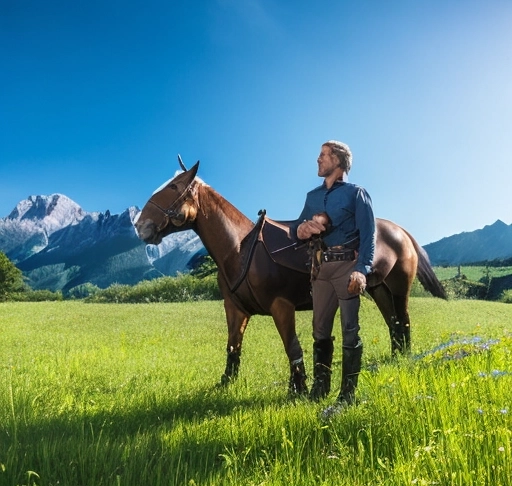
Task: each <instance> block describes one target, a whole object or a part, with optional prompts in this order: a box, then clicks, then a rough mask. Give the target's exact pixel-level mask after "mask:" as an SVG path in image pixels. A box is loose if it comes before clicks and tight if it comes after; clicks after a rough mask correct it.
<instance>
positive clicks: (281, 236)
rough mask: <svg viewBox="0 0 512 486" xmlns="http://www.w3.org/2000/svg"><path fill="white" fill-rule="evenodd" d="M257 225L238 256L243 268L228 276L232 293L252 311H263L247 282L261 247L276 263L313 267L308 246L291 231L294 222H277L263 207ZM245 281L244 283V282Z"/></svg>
mask: <svg viewBox="0 0 512 486" xmlns="http://www.w3.org/2000/svg"><path fill="white" fill-rule="evenodd" d="M258 214H259V216H260V217H259V219H258V221H257V222H256V224H255V225H254V228H253V229H252V230H251V231H250V232H249V233H248V234H247V235H246V236H245V238H244V239H243V240H242V241H241V243H240V248H239V255H240V257H241V262H242V265H241V268H240V269H239V271H238V272H237V274H236V275H235V274H231V275H227V281H228V285H229V289H230V291H231V294H232V295H233V297H234V298H235V301H237V302H238V303H239V304H240V305H241V308H242V309H246V308H247V306H248V305H250V307H251V308H252V309H253V312H261V306H260V304H259V302H258V299H257V298H256V297H255V296H254V294H253V292H252V289H251V287H250V284H248V283H247V281H246V276H247V272H248V270H249V267H250V265H251V262H252V258H253V255H254V252H255V250H256V248H257V247H258V246H260V248H261V247H263V248H264V249H265V251H266V252H267V254H268V256H269V258H270V259H271V260H272V261H273V262H274V263H275V264H277V265H280V266H283V267H286V268H289V269H292V270H295V271H298V272H300V273H304V274H309V273H310V271H311V270H310V269H311V264H310V255H309V253H308V245H306V244H304V243H302V242H301V241H300V240H297V239H296V238H295V237H294V236H293V235H292V231H291V225H292V224H293V221H281V222H279V221H274V220H272V219H270V218H267V217H266V211H265V210H261V211H260V212H259V213H258ZM243 282H246V284H245V285H242V283H243Z"/></svg>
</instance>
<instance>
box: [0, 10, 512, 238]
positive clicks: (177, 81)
mask: <svg viewBox="0 0 512 486" xmlns="http://www.w3.org/2000/svg"><path fill="white" fill-rule="evenodd" d="M0 65H1V66H2V75H1V77H0V87H1V89H0V217H5V216H7V215H8V214H9V213H10V211H11V210H12V209H13V208H14V206H15V205H16V204H17V203H18V201H20V200H21V199H24V198H26V197H27V196H29V195H33V194H44V195H49V194H53V193H61V194H65V195H67V196H68V197H70V198H71V199H73V200H74V201H76V202H77V203H78V204H80V205H81V206H82V207H83V209H85V210H86V211H105V210H107V209H109V210H110V211H111V212H112V213H120V212H122V211H123V210H124V209H126V208H127V207H129V206H131V205H137V206H139V207H142V206H143V205H144V203H145V202H146V200H147V198H148V197H149V196H150V195H151V193H152V192H153V190H154V189H155V188H156V187H157V186H159V185H160V184H161V183H162V182H163V181H165V180H166V179H168V178H170V177H171V176H172V175H173V174H174V172H175V170H176V169H177V168H178V165H177V161H176V155H177V154H178V153H181V155H182V157H183V159H184V161H185V163H186V164H188V165H192V164H193V163H194V162H195V161H196V160H198V159H200V160H201V165H200V169H199V175H200V177H201V178H202V179H203V180H205V181H206V182H207V183H208V184H210V185H211V186H212V187H214V188H215V189H216V190H217V191H218V192H220V193H221V194H222V195H223V196H224V197H226V198H227V199H228V200H229V201H231V202H232V203H233V204H234V205H235V206H237V207H238V208H239V209H240V210H241V211H242V212H244V213H245V214H246V215H247V216H248V217H250V218H251V219H256V217H257V213H258V210H259V209H261V208H265V209H266V210H267V214H268V215H269V216H270V217H271V218H274V219H294V218H296V217H297V216H298V215H299V213H300V211H301V209H302V205H303V202H304V198H305V194H306V192H307V191H308V190H310V189H311V188H313V187H315V186H316V185H318V184H319V183H320V182H321V180H320V179H319V178H318V177H317V175H316V170H317V167H316V157H317V155H318V153H319V150H320V146H321V144H322V142H324V141H326V140H329V139H338V140H342V141H344V142H346V143H348V144H349V145H350V147H351V148H352V151H353V156H354V162H353V169H352V171H351V173H350V177H349V179H350V181H351V182H354V183H356V184H359V185H362V186H363V187H365V188H366V189H367V190H368V191H369V193H370V195H371V197H372V199H373V203H374V211H375V214H376V216H378V217H382V218H386V219H391V220H393V221H395V222H396V223H398V224H400V225H402V226H404V227H405V228H406V229H407V230H408V231H410V232H411V233H412V234H413V235H414V236H415V237H416V239H417V240H418V241H419V242H420V243H421V244H427V243H430V242H433V241H437V240H439V239H441V238H442V237H445V236H450V235H452V234H456V233H460V232H462V231H473V230H475V229H478V228H481V227H483V226H484V225H487V224H492V223H493V222H494V221H495V220H497V219H501V220H503V221H504V222H505V223H507V224H511V223H512V214H511V213H512V202H511V201H512V198H511V192H512V184H511V181H512V168H511V166H512V164H511V162H512V81H511V80H512V2H510V0H490V1H483V0H482V1H474V0H416V1H410V0H406V1H400V0H398V1H392V2H382V1H370V0H360V1H352V2H345V1H338V2H336V1H327V0H315V1H314V2H312V1H311V0H293V1H291V0H289V1H283V0H195V1H194V2H175V1H151V0H146V1H144V2H135V1H129V0H125V1H118V0H115V1H87V2H85V1H74V2H70V1H61V2H55V1H51V0H48V1H44V2H41V1H25V0H1V1H0Z"/></svg>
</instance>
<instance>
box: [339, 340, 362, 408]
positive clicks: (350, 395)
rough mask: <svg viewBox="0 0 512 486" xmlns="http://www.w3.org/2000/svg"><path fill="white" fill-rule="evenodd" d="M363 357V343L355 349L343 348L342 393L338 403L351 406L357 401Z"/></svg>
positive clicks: (360, 342)
mask: <svg viewBox="0 0 512 486" xmlns="http://www.w3.org/2000/svg"><path fill="white" fill-rule="evenodd" d="M362 355H363V343H362V341H359V342H358V344H357V345H356V347H355V348H346V347H343V357H342V368H341V391H340V394H339V395H338V398H337V400H336V401H337V402H338V403H342V404H344V405H351V404H352V403H354V400H355V391H356V387H357V381H358V379H359V373H360V372H361V358H362Z"/></svg>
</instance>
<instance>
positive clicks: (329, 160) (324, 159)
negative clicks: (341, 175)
mask: <svg viewBox="0 0 512 486" xmlns="http://www.w3.org/2000/svg"><path fill="white" fill-rule="evenodd" d="M317 163H318V176H319V177H328V176H330V175H331V174H332V173H333V172H334V171H336V170H340V171H341V169H340V161H339V160H338V157H336V156H335V155H334V154H333V153H332V150H331V147H328V146H327V145H322V150H321V151H320V155H319V156H318V159H317ZM341 172H343V171H341Z"/></svg>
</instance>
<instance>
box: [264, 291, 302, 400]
mask: <svg viewBox="0 0 512 486" xmlns="http://www.w3.org/2000/svg"><path fill="white" fill-rule="evenodd" d="M270 312H271V314H272V317H273V318H274V322H275V325H276V328H277V331H278V332H279V335H280V336H281V340H282V341H283V344H284V349H285V351H286V355H287V356H288V359H289V361H290V380H289V383H288V392H289V394H290V395H291V396H296V395H306V394H307V393H308V389H307V385H306V368H305V366H304V357H303V352H302V347H301V345H300V342H299V338H298V336H297V332H296V329H295V306H294V305H293V304H292V303H290V302H289V301H288V300H286V299H283V298H280V297H278V298H276V299H275V300H274V301H273V302H272V305H271V306H270Z"/></svg>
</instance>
